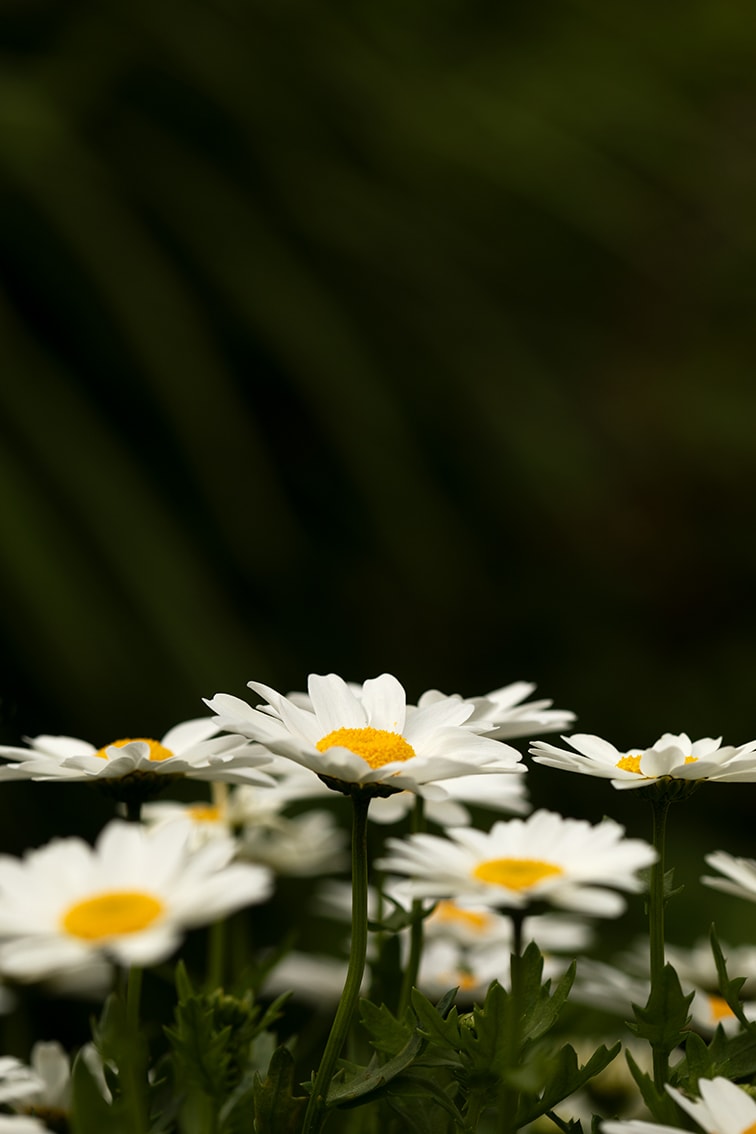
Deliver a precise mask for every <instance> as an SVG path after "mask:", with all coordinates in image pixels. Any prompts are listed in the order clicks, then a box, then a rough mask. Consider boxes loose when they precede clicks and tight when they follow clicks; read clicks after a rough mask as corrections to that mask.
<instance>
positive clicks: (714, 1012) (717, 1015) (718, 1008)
mask: <svg viewBox="0 0 756 1134" xmlns="http://www.w3.org/2000/svg"><path fill="white" fill-rule="evenodd" d="M709 1011H710V1012H711V1018H712V1020H713V1021H714V1023H715V1024H716V1023H717V1022H718V1021H719V1020H728V1019H729V1018H730V1017H731V1016H734V1015H735V1013H734V1012H733V1010H732V1008H731V1007H730V1005H729V1004H728V1003H727V1001H726V1000H724V999H723V998H722V997H721V996H710V997H709Z"/></svg>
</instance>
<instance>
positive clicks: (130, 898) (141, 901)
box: [61, 890, 163, 941]
mask: <svg viewBox="0 0 756 1134" xmlns="http://www.w3.org/2000/svg"><path fill="white" fill-rule="evenodd" d="M162 912H163V904H162V902H160V901H158V899H157V898H154V897H153V896H152V894H144V893H142V892H141V891H139V890H110V891H108V892H106V893H104V894H98V895H97V896H96V897H94V898H85V899H84V900H83V901H82V902H75V903H74V905H72V906H71V907H70V909H68V910H66V912H65V914H64V915H63V917H62V918H61V926H62V928H63V929H64V930H65V931H66V933H70V934H71V936H72V937H82V938H83V939H84V940H85V941H103V940H105V939H106V938H108V937H120V936H122V935H123V934H126V933H138V932H139V930H140V929H146V928H147V926H148V925H151V924H152V922H153V921H155V919H156V918H158V917H159V916H160V914H161V913H162Z"/></svg>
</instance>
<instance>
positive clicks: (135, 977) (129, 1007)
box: [126, 965, 142, 1032]
mask: <svg viewBox="0 0 756 1134" xmlns="http://www.w3.org/2000/svg"><path fill="white" fill-rule="evenodd" d="M141 998H142V969H141V968H140V967H139V965H131V966H130V968H129V970H128V973H127V976H126V1019H127V1020H128V1023H129V1027H130V1028H131V1029H132V1031H134V1032H136V1031H137V1030H138V1028H139V1004H140V1001H141Z"/></svg>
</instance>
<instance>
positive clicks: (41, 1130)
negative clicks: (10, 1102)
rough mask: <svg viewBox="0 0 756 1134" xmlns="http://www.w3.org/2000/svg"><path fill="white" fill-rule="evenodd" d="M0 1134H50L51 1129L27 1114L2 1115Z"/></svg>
mask: <svg viewBox="0 0 756 1134" xmlns="http://www.w3.org/2000/svg"><path fill="white" fill-rule="evenodd" d="M0 1134H50V1127H49V1126H46V1125H45V1124H44V1122H42V1121H41V1120H40V1119H39V1118H32V1117H31V1116H30V1115H27V1114H0Z"/></svg>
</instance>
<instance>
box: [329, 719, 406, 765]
mask: <svg viewBox="0 0 756 1134" xmlns="http://www.w3.org/2000/svg"><path fill="white" fill-rule="evenodd" d="M315 747H316V748H317V750H318V752H327V751H328V749H329V748H348V749H349V751H350V752H354V754H355V756H361V757H362V759H363V760H365V761H366V762H367V763H368V764H369V765H370V767H371V768H382V767H383V766H384V764H392V763H393V762H394V761H395V760H401V761H404V760H411V759H412V757H413V756H414V755H415V749H414V748H413V747H412V745H411V744H408V742H407V741H406V740H405V739H404V737H403V736H401V735H400V733H398V732H389V731H388V729H385V728H336V729H334V730H333V732H329V733H328V736H324V737H323V738H322V739H321V740H319V741H318V742H317V744H316V745H315Z"/></svg>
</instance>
